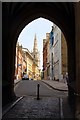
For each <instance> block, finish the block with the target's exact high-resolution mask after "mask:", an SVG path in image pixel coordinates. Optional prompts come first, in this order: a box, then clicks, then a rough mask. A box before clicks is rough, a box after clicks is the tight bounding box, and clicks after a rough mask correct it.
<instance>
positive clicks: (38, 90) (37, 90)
mask: <svg viewBox="0 0 80 120" xmlns="http://www.w3.org/2000/svg"><path fill="white" fill-rule="evenodd" d="M39 87H40V85H39V84H37V100H39V99H40V98H39Z"/></svg>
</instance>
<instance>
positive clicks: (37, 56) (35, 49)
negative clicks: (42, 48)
mask: <svg viewBox="0 0 80 120" xmlns="http://www.w3.org/2000/svg"><path fill="white" fill-rule="evenodd" d="M32 55H33V58H34V60H35V62H36V64H37V65H38V67H40V53H39V51H38V45H37V38H36V34H35V37H34V46H33V53H32Z"/></svg>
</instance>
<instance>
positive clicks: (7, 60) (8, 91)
mask: <svg viewBox="0 0 80 120" xmlns="http://www.w3.org/2000/svg"><path fill="white" fill-rule="evenodd" d="M3 7H4V6H3ZM2 19H3V22H2V25H3V29H2V106H5V105H6V104H7V103H9V102H11V101H12V100H13V99H14V98H15V94H14V69H15V47H14V46H15V45H14V44H13V39H14V38H13V36H12V33H13V31H12V22H11V19H10V17H9V16H8V14H7V13H5V12H4V11H3V16H2Z"/></svg>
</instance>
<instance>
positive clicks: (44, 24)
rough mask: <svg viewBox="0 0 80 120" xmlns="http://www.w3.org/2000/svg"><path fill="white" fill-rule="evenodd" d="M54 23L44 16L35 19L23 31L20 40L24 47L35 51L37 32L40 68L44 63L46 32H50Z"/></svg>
mask: <svg viewBox="0 0 80 120" xmlns="http://www.w3.org/2000/svg"><path fill="white" fill-rule="evenodd" d="M52 26H53V23H52V22H51V21H49V20H47V19H44V18H38V19H36V20H33V21H32V22H30V23H29V24H28V25H26V26H25V28H24V29H23V30H22V31H21V33H20V35H19V37H18V42H19V44H20V45H21V44H22V47H23V48H28V50H29V51H30V52H31V51H33V45H34V37H35V34H36V38H37V43H38V50H39V52H40V68H41V69H42V65H43V52H42V51H43V39H46V33H50V32H51V29H52Z"/></svg>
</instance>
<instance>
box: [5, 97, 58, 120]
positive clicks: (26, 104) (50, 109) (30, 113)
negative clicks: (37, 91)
mask: <svg viewBox="0 0 80 120" xmlns="http://www.w3.org/2000/svg"><path fill="white" fill-rule="evenodd" d="M6 118H7V119H8V118H51V119H53V118H60V106H59V98H53V97H43V98H41V99H40V100H37V99H36V98H35V97H23V99H22V100H20V101H19V102H18V103H17V104H16V105H15V106H14V107H13V108H12V109H11V110H10V111H9V112H8V113H7V114H6V115H5V116H4V118H3V119H6Z"/></svg>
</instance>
